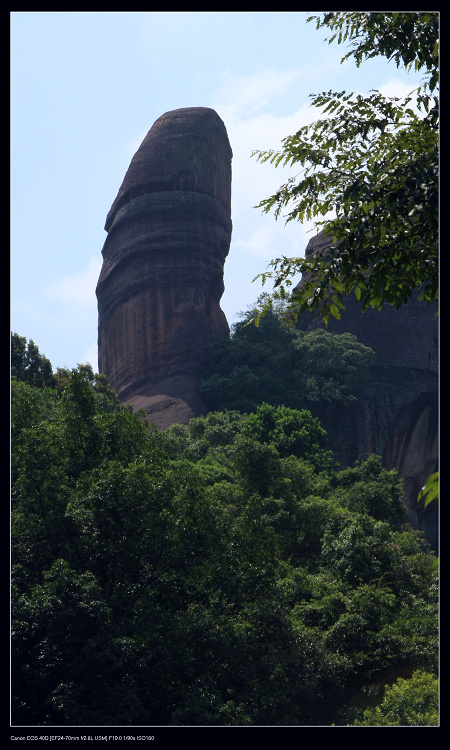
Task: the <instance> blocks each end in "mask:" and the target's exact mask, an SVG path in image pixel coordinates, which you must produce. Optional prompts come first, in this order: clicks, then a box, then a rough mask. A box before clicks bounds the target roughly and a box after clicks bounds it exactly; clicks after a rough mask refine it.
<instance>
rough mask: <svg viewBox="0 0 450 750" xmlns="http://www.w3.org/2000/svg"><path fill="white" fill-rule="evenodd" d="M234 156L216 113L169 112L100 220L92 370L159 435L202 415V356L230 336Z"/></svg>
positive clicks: (153, 130) (200, 109)
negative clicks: (225, 301)
mask: <svg viewBox="0 0 450 750" xmlns="http://www.w3.org/2000/svg"><path fill="white" fill-rule="evenodd" d="M231 158H232V152H231V148H230V144H229V141H228V136H227V132H226V129H225V126H224V124H223V122H222V120H221V119H220V117H219V116H218V115H217V113H216V112H215V111H214V110H212V109H208V108H206V107H193V108H185V109H178V110H174V111H172V112H167V113H166V114H164V115H163V116H162V117H160V118H159V119H158V120H157V121H156V122H155V124H154V125H153V127H152V128H151V129H150V131H149V132H148V134H147V136H146V137H145V139H144V140H143V142H142V144H141V146H140V147H139V149H138V151H137V152H136V154H135V156H134V157H133V159H132V161H131V164H130V166H129V169H128V171H127V173H126V175H125V178H124V180H123V183H122V186H121V188H120V190H119V192H118V194H117V197H116V199H115V201H114V203H113V204H112V207H111V210H110V211H109V213H108V217H107V220H106V225H105V229H106V230H107V232H108V236H107V238H106V241H105V244H104V247H103V250H102V254H103V266H102V270H101V273H100V277H99V280H98V285H97V298H98V311H99V323H98V353H99V371H100V372H104V373H105V374H106V375H107V376H108V378H109V380H110V382H111V385H112V387H113V388H114V390H115V391H116V393H117V394H118V396H119V398H120V400H121V401H122V402H128V403H131V404H133V405H134V407H135V408H144V409H145V411H146V412H147V414H148V416H149V419H150V421H153V422H155V423H156V424H157V426H158V427H159V428H160V429H165V428H167V427H168V426H169V425H171V424H173V423H176V422H178V423H187V422H188V421H189V419H190V418H191V417H193V416H197V415H199V414H202V413H204V411H205V407H204V404H203V401H202V399H201V396H200V380H199V373H200V371H201V367H202V363H203V357H204V352H205V350H206V349H207V348H208V347H209V346H210V345H211V344H212V343H213V342H214V341H216V340H217V339H219V338H223V337H226V336H228V334H229V329H228V324H227V321H226V318H225V315H224V313H223V312H222V310H221V308H220V298H221V296H222V294H223V290H224V285H223V267H224V262H225V258H226V256H227V254H228V251H229V246H230V240H231V217H230V206H231Z"/></svg>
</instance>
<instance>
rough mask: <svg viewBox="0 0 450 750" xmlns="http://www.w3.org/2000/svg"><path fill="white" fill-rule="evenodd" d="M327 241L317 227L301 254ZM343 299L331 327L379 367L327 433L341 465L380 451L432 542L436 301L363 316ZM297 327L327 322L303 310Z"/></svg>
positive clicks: (434, 530) (434, 518) (434, 526)
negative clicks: (425, 489) (368, 351)
mask: <svg viewBox="0 0 450 750" xmlns="http://www.w3.org/2000/svg"><path fill="white" fill-rule="evenodd" d="M329 244H330V240H329V239H327V238H326V237H325V235H324V234H323V232H320V233H319V234H318V235H317V236H316V237H314V238H313V239H312V240H310V242H309V244H308V246H307V248H306V255H310V254H311V253H316V252H319V251H322V250H324V249H325V254H326V247H327V246H328V245H329ZM300 284H301V282H300ZM344 303H345V306H346V310H345V312H342V316H341V319H340V320H336V319H335V318H330V321H329V326H328V330H329V331H331V332H332V333H352V334H354V335H355V336H357V338H358V340H359V341H360V342H361V343H362V344H365V345H366V346H370V347H371V348H372V349H373V350H374V351H375V353H376V355H377V364H376V366H375V367H374V368H373V369H372V377H371V379H370V380H369V381H368V382H367V383H366V384H365V385H364V386H363V388H362V391H361V393H360V397H359V399H358V402H357V404H356V405H355V406H354V407H352V408H351V409H345V410H341V413H339V412H338V411H337V412H336V414H334V415H333V425H332V426H330V427H329V434H330V435H331V434H334V435H335V436H337V438H338V439H337V441H336V446H334V445H333V448H334V449H335V452H336V453H337V456H338V458H339V459H340V461H341V463H342V464H343V465H349V464H352V463H353V462H354V461H355V460H356V459H357V458H358V457H359V456H367V455H370V454H371V453H378V454H379V455H381V456H382V457H383V465H384V466H385V467H386V468H388V469H396V470H397V471H398V473H399V475H400V476H401V477H402V478H403V487H404V499H405V503H406V505H407V507H408V511H409V520H410V522H411V523H412V524H413V525H414V526H416V527H419V528H422V529H423V530H424V531H425V533H426V536H427V538H428V540H429V541H430V542H431V543H432V544H433V546H434V547H437V514H436V512H435V511H433V510H432V509H429V510H427V511H426V512H425V513H424V512H423V508H420V506H419V505H418V503H417V495H418V492H419V490H420V488H421V487H422V486H423V485H424V483H425V481H426V479H427V478H428V476H429V475H430V474H432V473H433V472H434V471H437V464H438V321H437V318H436V306H435V305H428V304H427V303H426V302H420V301H419V299H418V294H415V295H413V296H412V297H411V298H410V300H409V301H408V303H407V304H404V305H402V306H401V307H400V308H399V309H398V310H397V309H396V308H394V307H392V306H390V305H384V306H383V308H382V310H373V309H371V308H370V309H367V310H366V311H365V312H364V313H362V312H361V305H360V304H359V303H358V302H357V300H356V298H355V297H354V296H353V295H350V296H347V297H346V298H345V299H344ZM299 327H301V328H302V329H303V330H314V329H315V328H317V327H324V323H323V320H322V319H321V318H320V317H318V318H313V317H312V316H311V315H310V314H309V313H304V314H303V315H301V316H300V317H299Z"/></svg>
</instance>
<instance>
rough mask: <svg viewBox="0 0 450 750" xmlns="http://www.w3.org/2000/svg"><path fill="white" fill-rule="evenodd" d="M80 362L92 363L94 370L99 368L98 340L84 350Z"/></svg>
mask: <svg viewBox="0 0 450 750" xmlns="http://www.w3.org/2000/svg"><path fill="white" fill-rule="evenodd" d="M80 364H90V365H92V369H93V370H94V372H97V370H98V347H97V342H96V341H93V342H92V343H91V344H90V345H89V346H88V347H87V349H85V351H84V352H83V355H82V357H81V362H80Z"/></svg>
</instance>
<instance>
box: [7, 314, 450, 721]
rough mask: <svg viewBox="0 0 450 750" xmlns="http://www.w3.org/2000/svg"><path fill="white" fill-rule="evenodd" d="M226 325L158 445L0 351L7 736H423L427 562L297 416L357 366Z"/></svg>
mask: <svg viewBox="0 0 450 750" xmlns="http://www.w3.org/2000/svg"><path fill="white" fill-rule="evenodd" d="M245 322H246V319H245V316H244V319H243V321H242V322H241V324H238V325H237V326H236V328H235V331H234V334H233V336H232V338H231V339H230V341H228V342H223V343H221V344H219V345H218V346H217V348H216V349H215V351H214V353H212V356H211V365H210V369H209V370H208V371H207V372H206V373H205V383H204V394H205V398H206V399H207V401H208V403H209V407H210V409H211V411H210V412H209V413H208V415H207V416H205V417H199V418H196V419H192V420H191V422H190V424H189V425H187V426H181V425H174V426H172V427H171V428H170V429H169V430H167V431H166V432H164V433H162V432H158V431H157V430H156V429H155V428H154V427H153V426H152V425H149V424H148V423H147V420H146V418H145V415H144V414H143V413H138V414H133V413H132V412H131V409H130V408H128V407H124V406H120V405H119V404H118V400H117V397H116V396H115V394H114V393H113V392H112V390H111V388H110V387H109V385H108V382H107V380H106V378H105V377H104V376H102V375H97V374H94V372H93V371H92V368H91V367H90V366H87V365H80V366H78V368H76V369H73V370H71V371H69V370H67V369H57V371H56V373H55V374H54V373H53V372H52V367H51V364H50V363H49V362H48V360H46V358H45V357H43V356H42V355H40V353H39V350H38V348H37V347H36V345H35V344H34V343H33V342H28V344H27V342H26V339H24V338H23V337H20V336H18V335H17V334H14V335H13V337H12V374H13V377H12V386H11V397H12V398H11V444H12V462H11V484H12V527H11V531H12V562H13V569H12V647H11V653H12V723H13V724H14V725H56V726H57V725H60V726H61V725H62V726H64V725H68V724H72V725H82V724H84V725H94V726H102V725H125V726H132V725H136V724H138V725H196V726H198V725H216V726H217V725H251V726H258V725H269V726H276V725H294V726H295V725H312V726H327V725H333V724H334V725H348V724H350V725H355V726H364V725H386V726H395V725H405V726H409V725H414V726H421V725H427V726H429V725H436V724H437V723H438V698H437V688H438V681H437V669H438V652H437V637H438V634H437V627H438V621H437V606H438V587H437V572H436V570H435V569H433V567H432V562H433V559H434V555H433V553H432V552H431V551H430V550H429V548H428V545H427V543H426V542H425V540H424V538H423V536H422V535H421V534H420V533H419V532H417V531H415V530H413V529H412V528H410V527H409V526H408V524H407V523H406V522H405V508H404V505H403V503H402V499H401V484H400V482H399V480H398V477H397V476H396V474H395V472H392V471H387V470H385V469H384V468H383V467H382V466H381V461H380V458H379V457H378V456H376V455H373V456H370V457H369V458H368V459H366V460H361V461H359V462H357V463H356V464H355V465H354V466H351V467H347V468H345V469H341V468H339V467H338V466H337V464H336V461H335V459H334V457H333V454H332V452H331V451H330V450H329V445H328V442H327V435H326V432H325V430H324V428H323V427H322V425H321V423H320V420H319V418H318V416H317V415H316V413H312V411H314V408H313V407H314V405H316V407H317V409H319V410H320V408H323V409H325V410H326V409H327V408H329V405H330V404H333V403H341V404H344V405H345V404H351V402H352V399H353V398H355V397H356V394H357V389H358V387H359V384H360V382H361V378H364V377H365V376H366V375H367V372H368V369H369V368H370V365H371V363H372V362H373V353H371V351H370V350H367V349H366V348H365V347H362V346H361V345H360V344H358V342H357V341H356V340H355V339H354V337H351V336H350V337H349V336H348V335H344V336H333V335H332V334H328V333H326V332H321V331H319V332H317V333H316V334H314V335H310V334H301V333H296V332H294V331H292V330H290V329H288V328H283V329H282V332H281V333H280V330H281V329H280V326H279V321H277V317H276V315H273V316H271V315H268V316H266V318H265V319H263V320H262V321H261V325H260V327H259V328H255V327H254V326H245V325H244V323H245ZM268 342H270V347H269V343H268ZM268 348H270V349H271V354H270V357H269V356H268V353H267V350H268ZM258 351H259V354H258ZM320 351H324V352H325V353H324V356H323V358H322V359H323V361H322V364H320V361H321V359H320V356H318V355H319V354H320ZM312 352H314V356H312ZM333 352H334V355H333ZM332 356H334V364H333V367H332V368H331V370H330V369H328V370H327V368H326V364H327V362H328V363H329V362H330V357H332ZM258 357H262V358H263V359H264V358H265V365H266V367H265V371H264V372H263V369H261V367H260V360H259V359H258ZM300 363H302V366H300ZM288 365H289V366H288ZM283 372H285V373H289V377H286V378H285V379H284V381H283ZM280 378H281V380H280ZM302 379H303V380H302ZM289 389H290V391H291V396H292V398H290V397H289V393H288V391H289ZM299 392H300V393H301V394H302V396H301V399H300V400H297V401H293V400H292V399H293V397H294V396H295V394H296V393H297V394H298V393H299ZM277 394H278V395H277ZM280 394H281V395H280ZM297 399H298V396H297ZM284 402H286V403H284ZM308 407H311V408H308ZM311 409H312V411H311Z"/></svg>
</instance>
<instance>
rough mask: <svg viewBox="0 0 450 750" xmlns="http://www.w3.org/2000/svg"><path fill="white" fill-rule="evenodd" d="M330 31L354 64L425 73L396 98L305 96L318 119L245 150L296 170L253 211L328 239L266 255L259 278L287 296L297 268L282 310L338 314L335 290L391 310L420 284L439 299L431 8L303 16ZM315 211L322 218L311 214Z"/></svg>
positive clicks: (434, 18) (435, 26)
mask: <svg viewBox="0 0 450 750" xmlns="http://www.w3.org/2000/svg"><path fill="white" fill-rule="evenodd" d="M314 20H315V21H316V25H317V28H322V27H328V28H329V29H331V31H332V32H333V33H332V35H331V36H330V37H329V40H328V41H329V43H331V42H333V41H337V42H338V43H339V44H341V43H344V42H347V43H349V46H350V50H349V52H347V54H346V55H345V56H344V58H343V60H345V59H347V58H348V57H351V56H353V57H354V58H355V60H356V63H357V65H358V66H359V65H360V63H361V62H362V61H363V60H365V59H368V58H372V57H375V56H378V55H382V56H385V57H387V58H388V59H392V60H394V61H395V63H396V65H397V66H403V67H405V68H406V69H411V68H414V69H415V70H418V71H421V72H422V73H423V75H424V78H423V85H422V86H420V87H419V88H418V89H416V90H415V91H412V92H411V93H410V94H409V95H408V96H407V97H406V98H403V99H399V98H397V97H385V96H383V95H382V94H381V93H380V92H379V91H371V92H370V93H369V95H367V96H362V95H360V94H353V93H346V92H345V91H340V92H336V91H332V90H329V91H327V92H322V93H320V94H311V101H312V104H313V105H314V106H315V107H317V109H318V110H319V112H320V116H319V119H317V120H316V121H315V122H314V123H312V124H310V125H306V126H304V127H302V128H300V130H299V131H297V133H295V134H294V135H292V136H288V137H286V138H285V139H284V140H283V141H282V144H283V145H282V148H281V149H280V150H277V151H274V150H269V151H260V150H259V151H254V152H253V154H252V155H253V156H256V157H257V159H258V161H260V162H261V163H264V162H270V163H272V164H274V165H276V166H279V165H282V166H287V167H294V168H297V170H299V171H297V172H296V173H295V174H294V175H293V176H291V177H290V178H289V179H288V181H287V182H286V183H284V184H283V185H282V186H281V187H279V189H278V190H277V191H276V193H274V195H272V196H271V197H269V198H267V199H264V200H262V201H261V202H260V204H259V206H258V207H259V208H262V209H263V212H264V213H268V212H270V211H272V210H274V213H275V218H278V217H279V216H281V215H283V216H284V217H285V218H286V222H288V221H293V220H297V221H300V222H303V221H311V220H313V221H314V223H315V226H316V227H317V228H322V227H323V229H324V232H325V234H326V235H327V236H328V237H329V238H330V246H329V248H327V249H326V251H322V252H320V253H318V254H313V255H311V256H309V257H308V258H286V257H282V258H277V259H275V260H273V261H272V262H271V263H270V265H269V269H271V270H268V271H267V272H266V273H264V274H262V275H261V278H262V280H263V282H266V281H267V280H268V279H273V280H274V289H275V296H276V297H278V298H281V299H284V298H286V297H287V293H288V288H289V287H290V286H291V285H292V277H294V276H296V275H298V274H299V273H301V274H302V285H301V287H296V288H295V290H294V292H293V294H292V296H291V299H290V308H291V311H292V313H293V314H294V315H297V314H298V313H301V312H303V311H305V310H306V309H309V310H316V311H317V312H318V313H321V314H322V315H323V317H324V319H325V321H328V319H329V316H330V314H332V315H334V316H335V317H339V316H340V310H342V309H345V304H344V301H343V300H345V295H346V294H350V293H351V292H353V293H354V294H355V296H356V298H357V299H358V300H360V302H361V305H362V310H364V309H366V308H367V307H368V306H371V307H376V308H379V309H381V307H382V306H383V304H385V303H388V304H393V305H395V306H396V307H399V306H400V305H401V304H403V303H404V302H406V301H407V300H408V298H409V297H410V296H411V294H412V293H413V292H414V291H415V290H417V289H420V290H421V294H422V296H423V298H424V299H425V300H426V301H427V302H430V303H431V302H433V301H436V300H437V298H438V145H439V140H438V138H439V131H438V127H439V125H438V122H439V103H438V93H437V92H438V63H439V54H438V36H439V16H438V13H435V12H432V13H428V12H420V13H419V12H388V13H379V12H330V13H324V14H322V15H320V16H311V17H310V18H308V21H314ZM320 217H321V218H320Z"/></svg>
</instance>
